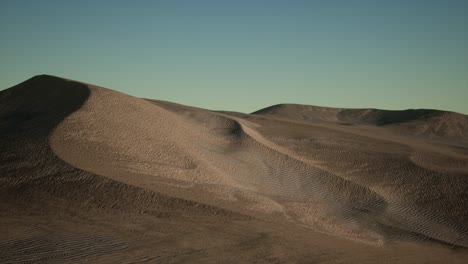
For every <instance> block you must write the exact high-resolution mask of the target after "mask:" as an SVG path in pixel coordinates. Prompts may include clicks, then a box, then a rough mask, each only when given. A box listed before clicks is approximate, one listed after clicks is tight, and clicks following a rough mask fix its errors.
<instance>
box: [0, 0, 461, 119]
mask: <svg viewBox="0 0 468 264" xmlns="http://www.w3.org/2000/svg"><path fill="white" fill-rule="evenodd" d="M0 38H1V44H0V45H1V46H0V89H5V88H8V87H10V86H13V85H15V84H17V83H19V82H22V81H24V80H26V79H28V78H30V77H32V76H33V75H37V74H43V73H45V74H51V75H57V76H62V77H67V78H71V79H75V80H79V81H84V82H88V83H92V84H97V85H101V86H105V87H108V88H111V89H114V90H118V91H122V92H124V93H128V94H130V95H134V96H138V97H146V98H154V99H162V100H169V101H173V102H178V103H182V104H188V105H193V106H199V107H204V108H209V109H223V110H235V111H241V112H251V111H254V110H257V109H260V108H263V107H266V106H269V105H272V104H277V103H301V104H311V105H321V106H335V107H362V108H367V107H373V108H383V109H407V108H435V109H444V110H452V111H457V112H462V113H468V1H466V0H458V1H457V0H440V1H433V0H425V1H423V0H414V1H408V0H404V1H403V0H388V1H379V0H368V1H366V0H342V1H334V0H323V1H312V0H309V1H307V0H303V1H290V0H288V1H286V0H284V1H275V0H265V1H255V0H246V1H243V0H235V1H234V0H231V1H223V0H217V1H214V0H213V1H203V0H202V1H196V0H185V1H178V0H168V1H142V0H139V1H84V0H80V1H77V0H73V1H70V0H68V1H67V0H60V1H59V0H57V1H44V0H41V1H32V0H31V1H22V0H1V1H0Z"/></svg>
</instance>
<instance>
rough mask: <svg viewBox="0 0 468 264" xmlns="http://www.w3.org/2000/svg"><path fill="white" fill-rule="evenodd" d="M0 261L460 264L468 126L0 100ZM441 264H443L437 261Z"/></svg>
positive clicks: (55, 94)
mask: <svg viewBox="0 0 468 264" xmlns="http://www.w3.org/2000/svg"><path fill="white" fill-rule="evenodd" d="M0 151H1V152H0V182H1V185H0V262H4V263H81V262H91V263H441V262H442V261H444V262H446V263H466V262H467V261H468V251H467V247H468V117H467V116H466V115H462V114H458V113H453V112H444V111H437V110H405V111H385V110H377V109H338V108H325V107H316V106H306V105H292V104H282V105H275V106H271V107H267V108H265V109H262V110H259V111H257V112H254V113H252V114H243V113H235V112H222V111H209V110H205V109H199V108H194V107H190V106H184V105H179V104H175V103H170V102H165V101H158V100H147V99H141V98H135V97H132V96H129V95H126V94H122V93H119V92H116V91H113V90H109V89H106V88H102V87H97V86H93V85H88V84H85V83H80V82H75V81H71V80H66V79H62V78H57V77H53V76H47V75H41V76H36V77H33V78H32V79H29V80H27V81H25V82H23V83H21V84H19V85H17V86H15V87H12V88H10V89H7V90H4V91H2V92H0ZM447 261H448V262H447Z"/></svg>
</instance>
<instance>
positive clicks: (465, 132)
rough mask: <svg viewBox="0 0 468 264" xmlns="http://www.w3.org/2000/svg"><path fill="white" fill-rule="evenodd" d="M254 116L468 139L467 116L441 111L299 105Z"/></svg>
mask: <svg viewBox="0 0 468 264" xmlns="http://www.w3.org/2000/svg"><path fill="white" fill-rule="evenodd" d="M252 114H257V115H267V116H276V117H280V118H287V119H296V120H303V121H330V122H336V123H341V124H349V125H351V124H369V125H376V126H388V125H395V126H399V127H400V128H404V130H405V132H406V133H407V134H411V135H425V136H432V137H441V138H456V139H461V140H467V139H468V116H466V115H463V114H459V113H455V112H449V111H441V110H431V109H408V110H380V109H349V108H331V107H319V106H312V105H299V104H279V105H273V106H269V107H266V108H263V109H260V110H258V111H255V112H253V113H252Z"/></svg>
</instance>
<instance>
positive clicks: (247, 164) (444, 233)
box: [51, 86, 467, 246]
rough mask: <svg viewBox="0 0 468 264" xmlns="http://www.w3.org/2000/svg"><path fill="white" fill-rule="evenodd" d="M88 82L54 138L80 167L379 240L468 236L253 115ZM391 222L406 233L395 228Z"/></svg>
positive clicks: (455, 240) (453, 240)
mask: <svg viewBox="0 0 468 264" xmlns="http://www.w3.org/2000/svg"><path fill="white" fill-rule="evenodd" d="M90 89H91V91H92V92H91V96H90V98H89V100H88V101H87V102H86V103H85V104H84V105H83V107H82V108H81V109H80V110H79V111H77V112H75V113H73V114H72V115H70V116H69V117H67V119H66V120H65V121H64V122H62V123H61V124H60V125H59V126H58V127H57V128H56V130H55V131H54V134H53V135H52V137H51V142H52V144H51V145H52V149H53V150H54V152H55V153H56V154H57V155H58V156H59V157H60V158H61V159H63V160H65V161H67V162H68V163H70V164H72V165H73V166H76V167H78V168H80V169H83V170H86V171H90V172H93V173H96V174H98V175H103V176H106V177H109V178H111V179H114V180H117V181H121V182H124V183H126V184H130V185H134V186H138V187H141V188H145V189H150V190H154V191H157V192H161V193H165V194H166V195H170V196H175V197H179V198H183V199H189V200H194V201H199V202H203V203H208V204H211V205H213V206H218V207H221V208H226V209H229V210H234V211H238V212H242V213H247V214H250V215H252V216H254V217H255V216H257V217H265V215H268V214H275V215H277V217H279V218H284V219H287V220H288V221H292V222H295V223H296V224H300V225H305V226H309V227H311V228H313V229H316V230H320V231H323V232H327V233H332V234H335V235H340V236H343V237H348V238H351V239H355V240H360V241H364V242H367V243H371V244H374V245H379V244H382V243H385V241H387V240H388V239H390V238H392V237H399V236H402V235H403V237H405V236H407V235H405V233H409V234H420V235H422V238H424V237H426V238H432V239H435V240H439V241H441V242H444V243H447V244H451V245H458V246H466V245H467V242H466V234H464V233H463V230H464V229H463V228H464V227H463V226H459V227H458V228H457V224H456V223H455V224H453V223H452V224H451V223H446V222H444V221H445V220H443V218H444V216H439V217H438V216H437V212H431V211H430V210H429V211H427V209H424V208H418V207H414V208H413V206H411V204H409V203H408V202H407V201H406V202H405V201H398V200H395V197H394V196H392V194H390V193H388V191H387V190H379V188H375V187H367V186H365V184H364V185H363V184H362V183H358V182H353V181H350V180H348V179H345V178H342V177H340V176H338V175H335V174H334V173H330V172H329V171H328V170H327V169H326V167H324V166H317V164H313V163H311V162H310V161H311V160H310V159H307V158H301V157H300V156H298V155H296V154H294V153H293V152H291V151H290V150H288V148H284V147H281V146H279V145H277V144H275V143H274V142H272V141H269V140H268V139H266V138H265V137H264V136H262V135H261V134H259V132H257V131H256V130H255V129H254V128H253V126H255V125H253V126H252V124H254V123H252V122H250V121H244V120H243V119H242V118H239V117H230V116H228V115H224V114H216V113H213V112H209V111H206V110H194V109H191V110H187V109H179V110H177V111H169V110H166V109H164V107H160V106H158V104H157V103H154V102H153V103H151V102H148V101H146V100H142V99H138V98H133V97H130V96H127V95H124V94H120V93H117V92H114V91H111V90H107V89H104V88H100V87H95V86H90ZM173 107H175V106H173ZM175 108H177V107H175ZM179 108H180V107H179ZM110 110H112V111H110ZM173 110H174V109H173ZM181 112H183V113H182V114H181ZM247 123H249V124H250V126H249V125H247ZM251 126H252V127H251ZM109 131H111V133H109ZM77 154H78V155H77ZM201 190H203V192H208V193H209V194H201ZM408 213H409V214H412V213H416V214H415V215H411V218H408ZM431 218H435V219H436V220H437V221H440V222H433V219H431ZM447 224H449V225H448V226H447ZM389 228H390V229H391V230H392V232H395V231H396V232H397V233H398V232H400V233H401V234H400V235H395V234H392V235H389V233H388V230H389ZM459 228H461V229H459ZM398 230H400V231H398Z"/></svg>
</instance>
